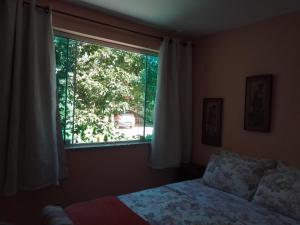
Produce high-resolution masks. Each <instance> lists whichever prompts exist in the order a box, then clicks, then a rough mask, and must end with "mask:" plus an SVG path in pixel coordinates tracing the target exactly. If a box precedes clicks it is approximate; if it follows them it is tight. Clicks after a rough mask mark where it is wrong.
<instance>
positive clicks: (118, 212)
mask: <svg viewBox="0 0 300 225" xmlns="http://www.w3.org/2000/svg"><path fill="white" fill-rule="evenodd" d="M226 157H228V156H226ZM230 157H231V156H230ZM251 160H252V159H251ZM220 162H221V163H222V164H221V165H222V166H223V167H222V168H219V169H221V170H222V173H227V172H228V171H226V168H224V165H225V166H226V163H224V161H220ZM251 163H252V161H251ZM264 163H266V161H264ZM268 163H269V162H268ZM231 164H232V161H231ZM243 165H245V162H243ZM251 165H253V164H251ZM260 165H261V164H260ZM210 166H211V165H210V164H209V165H208V168H207V171H206V174H208V175H204V177H203V178H202V179H200V178H199V179H195V180H189V181H183V182H178V183H173V184H169V185H164V186H161V187H157V188H152V189H147V190H143V191H139V192H134V193H129V194H125V195H120V196H117V197H116V198H114V197H112V198H100V199H98V200H94V201H92V202H86V203H80V204H79V205H76V204H75V205H73V206H72V205H71V206H69V207H67V208H66V209H65V212H66V215H67V216H68V217H69V218H70V224H72V223H73V222H74V225H94V224H98V225H102V224H103V225H110V224H118V225H125V224H126V225H129V224H131V225H145V224H148V225H257V224H259V225H300V219H299V217H300V214H299V212H300V211H299V210H300V208H299V204H300V202H299V199H300V186H299V177H300V176H299V171H293V172H292V177H291V176H290V177H289V176H288V175H287V172H286V171H282V170H283V169H281V172H278V171H276V172H269V173H267V175H265V176H264V177H263V178H260V179H259V180H258V181H256V180H255V179H254V178H253V177H251V182H252V183H251V185H250V186H247V188H248V189H246V192H245V193H247V194H248V193H249V190H250V191H251V193H250V194H249V195H244V193H243V192H241V190H240V189H242V188H239V189H236V190H238V193H235V192H233V193H230V192H232V190H233V191H236V190H235V189H234V187H233V186H234V185H229V186H228V185H227V184H226V185H227V186H226V185H225V184H224V180H223V181H222V184H223V186H224V187H225V188H222V187H217V188H216V187H213V186H215V185H214V184H213V185H208V182H207V180H209V179H208V178H212V176H211V174H210V175H209V173H218V176H219V177H213V181H214V182H215V181H220V174H219V173H220V171H217V170H216V169H215V168H217V167H216V164H215V165H213V167H212V166H211V168H214V169H213V170H211V171H210ZM227 166H228V165H227ZM233 168H234V171H235V172H238V173H239V174H241V169H243V171H244V172H245V166H244V167H243V168H241V167H237V166H236V165H234V166H233ZM209 171H210V172H209ZM255 174H259V173H257V170H256V173H255ZM283 174H284V176H283ZM289 174H291V173H290V171H289ZM227 175H228V174H227ZM232 177H233V176H232V173H231V174H230V176H227V180H230V179H231V178H232ZM283 177H284V178H288V179H287V180H288V182H290V183H289V185H292V186H288V188H286V187H287V186H286V184H287V183H286V179H283ZM234 179H237V178H236V177H235V178H234ZM248 179H249V177H248ZM274 179H275V180H274ZM276 179H277V180H276ZM227 180H226V181H225V182H227ZM283 180H285V181H284V182H285V183H284V182H283ZM235 181H236V180H235ZM230 182H231V181H230ZM236 182H237V183H238V182H240V181H236ZM253 182H259V185H258V186H256V187H254V186H253ZM227 183H228V182H227ZM230 184H231V183H230ZM270 184H271V186H272V185H273V186H272V187H271V191H270V190H267V188H269V186H270ZM278 184H279V186H280V185H281V186H280V188H281V189H280V190H278V187H276V185H278ZM282 184H284V185H285V187H282ZM274 185H275V186H274ZM266 186H268V187H267V188H266ZM228 187H229V188H228ZM285 188H286V189H288V191H291V190H292V191H293V194H292V196H291V193H288V191H287V190H285ZM252 189H253V190H252ZM276 190H277V192H276ZM274 193H275V197H274V196H272V195H274ZM287 193H288V194H287ZM286 196H288V197H287V198H288V203H287V202H284V198H286ZM291 197H292V199H291ZM262 199H263V201H262ZM276 200H278V201H277V202H276ZM268 202H270V204H269V206H270V207H269V206H268V204H267V203H268ZM260 203H262V204H260ZM290 203H291V205H290ZM78 206H79V207H78ZM88 208H89V209H88ZM84 209H88V210H86V211H85V212H83V211H82V210H84ZM90 209H92V210H90ZM93 210H94V212H93ZM280 210H282V212H280ZM88 214H90V215H88ZM103 216H104V219H103ZM129 217H130V218H129ZM78 218H79V219H78ZM91 218H93V219H92V221H89V222H86V221H87V219H91ZM101 221H102V222H101ZM103 221H104V222H103ZM109 221H114V222H112V223H110V222H109ZM61 224H66V222H65V223H61Z"/></svg>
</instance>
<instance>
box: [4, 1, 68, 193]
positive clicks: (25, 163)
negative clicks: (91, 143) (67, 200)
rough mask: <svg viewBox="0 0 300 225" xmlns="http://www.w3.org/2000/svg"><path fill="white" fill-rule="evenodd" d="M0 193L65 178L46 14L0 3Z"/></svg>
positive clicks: (14, 3)
mask: <svg viewBox="0 0 300 225" xmlns="http://www.w3.org/2000/svg"><path fill="white" fill-rule="evenodd" d="M0 46H1V48H0V49H1V54H0V74H1V81H0V107H1V110H0V194H2V195H3V194H4V195H9V194H14V193H16V191H17V190H18V189H25V190H33V189H38V188H42V187H45V186H47V185H50V184H58V181H59V178H63V177H65V176H66V174H67V170H66V166H65V157H64V152H63V148H62V145H61V139H60V138H58V137H59V135H58V133H59V132H57V125H56V124H57V118H56V113H57V107H56V78H55V60H54V59H55V58H54V46H53V33H52V25H51V11H50V12H49V10H48V11H46V10H45V9H41V8H37V7H36V6H35V1H33V2H31V3H30V4H29V5H28V4H24V3H23V1H22V0H1V3H0Z"/></svg>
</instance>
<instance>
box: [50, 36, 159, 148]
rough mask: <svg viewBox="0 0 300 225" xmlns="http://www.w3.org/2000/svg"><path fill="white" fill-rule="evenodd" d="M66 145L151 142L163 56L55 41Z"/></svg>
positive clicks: (66, 40)
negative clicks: (160, 57)
mask: <svg viewBox="0 0 300 225" xmlns="http://www.w3.org/2000/svg"><path fill="white" fill-rule="evenodd" d="M54 43H55V54H56V76H57V94H58V103H59V113H60V120H61V128H62V136H63V139H64V142H65V144H84V143H107V142H118V141H136V140H149V139H151V136H152V130H153V109H154V102H155V93H156V78H157V63H158V57H157V55H152V54H141V53H137V52H132V51H125V50H122V49H117V48H111V47H108V46H103V45H99V44H92V43H87V42H83V41H79V40H74V39H70V38H67V37H62V36H55V39H54Z"/></svg>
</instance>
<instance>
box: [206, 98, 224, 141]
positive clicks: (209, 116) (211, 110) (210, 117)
mask: <svg viewBox="0 0 300 225" xmlns="http://www.w3.org/2000/svg"><path fill="white" fill-rule="evenodd" d="M222 117H223V98H204V99H203V118H202V144H206V145H212V146H222Z"/></svg>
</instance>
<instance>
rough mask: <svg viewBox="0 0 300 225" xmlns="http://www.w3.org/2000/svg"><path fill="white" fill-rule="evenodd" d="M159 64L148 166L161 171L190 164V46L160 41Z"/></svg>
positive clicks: (175, 41) (176, 40)
mask: <svg viewBox="0 0 300 225" xmlns="http://www.w3.org/2000/svg"><path fill="white" fill-rule="evenodd" d="M159 60H160V61H159V68H158V83H157V88H158V89H157V94H156V105H155V115H154V131H153V138H152V143H151V154H150V165H151V167H153V168H157V169H163V168H170V167H178V166H180V164H181V163H189V162H190V161H191V151H192V45H191V43H186V44H183V43H181V41H180V40H178V39H170V38H164V41H163V43H162V45H161V48H160V53H159Z"/></svg>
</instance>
